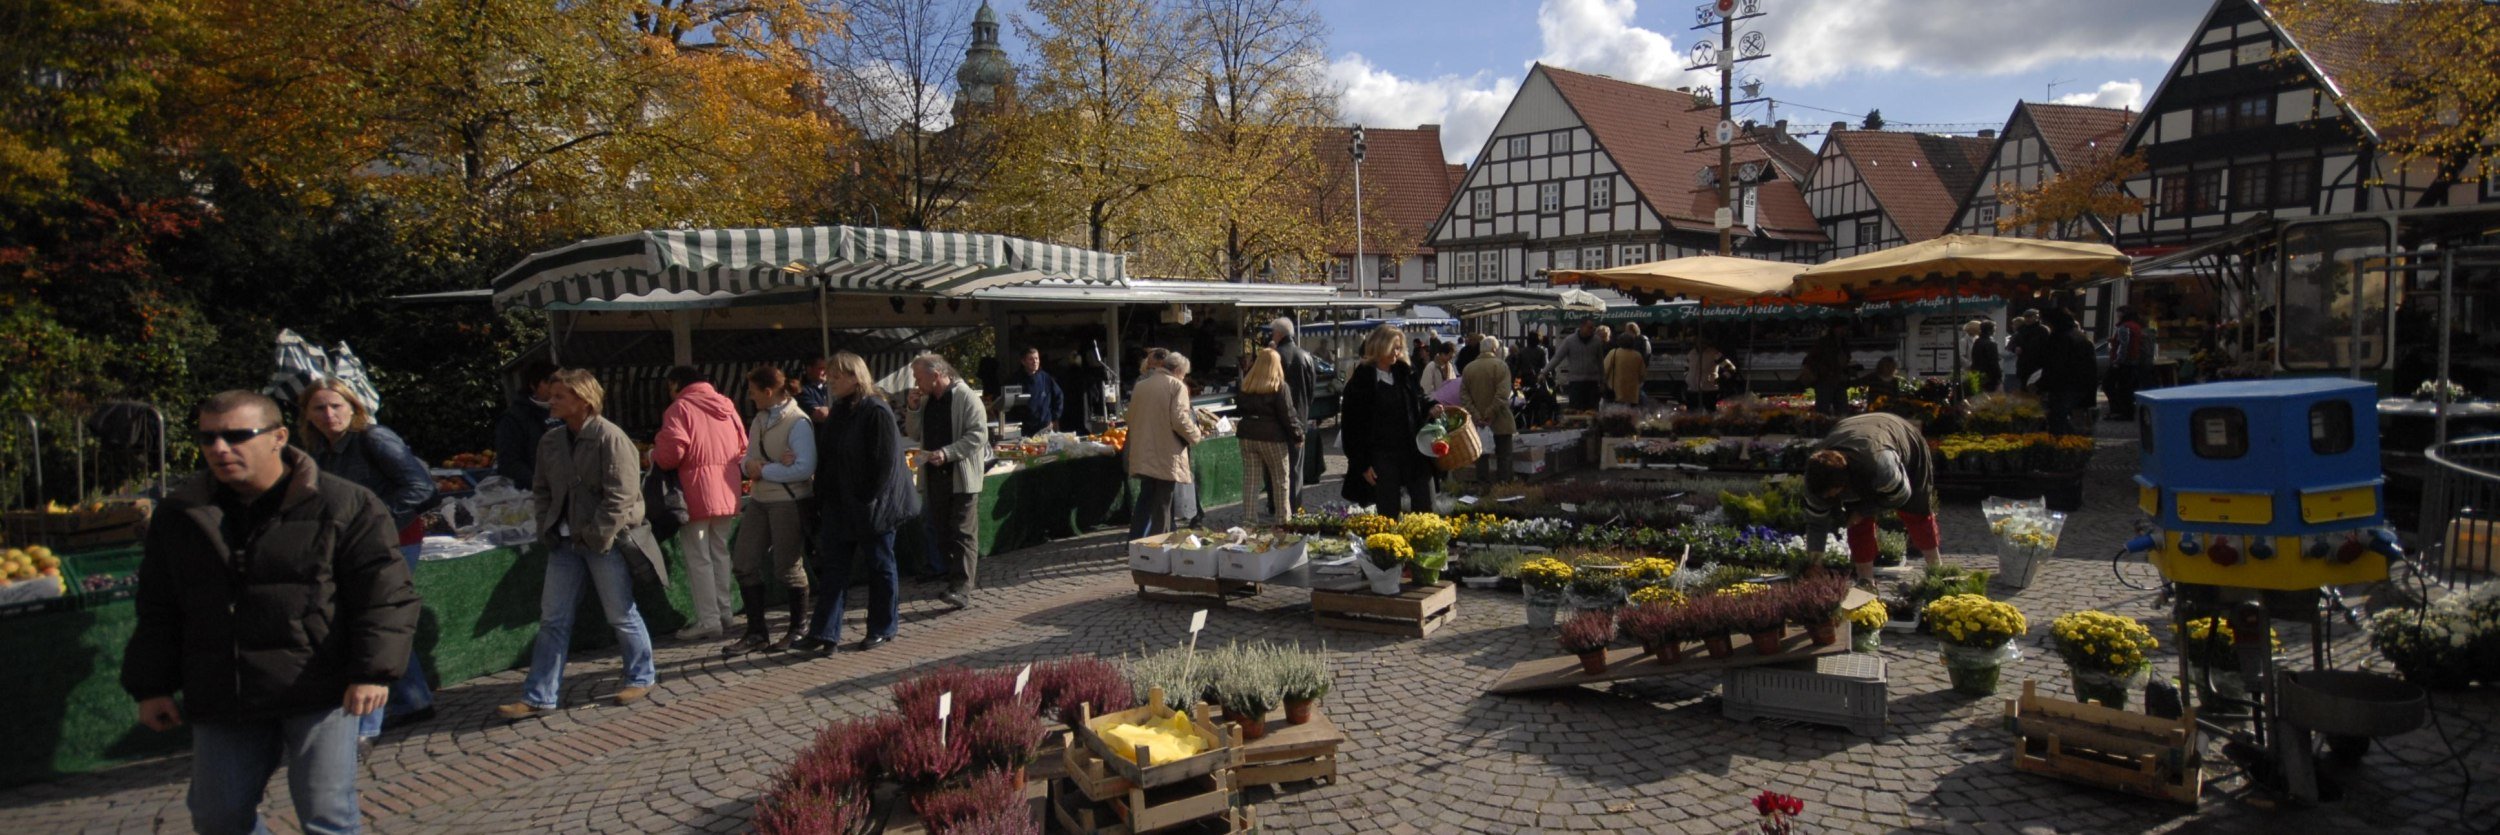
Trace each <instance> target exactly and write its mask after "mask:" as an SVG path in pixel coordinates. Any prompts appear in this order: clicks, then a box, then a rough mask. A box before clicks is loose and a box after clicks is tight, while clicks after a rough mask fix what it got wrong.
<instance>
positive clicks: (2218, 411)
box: [2188, 406, 2248, 460]
mask: <svg viewBox="0 0 2500 835" xmlns="http://www.w3.org/2000/svg"><path fill="white" fill-rule="evenodd" d="M2188 446H2189V447H2190V448H2192V449H2194V450H2196V457H2198V458H2212V459H2216V460H2229V459H2233V458H2238V457H2240V456H2243V455H2247V454H2248V415H2247V413H2244V412H2241V411H2240V410H2238V409H2233V408H2229V407H2225V406H2215V407H2212V408H2205V409H2198V410H2196V412H2195V413H2194V414H2191V415H2188Z"/></svg>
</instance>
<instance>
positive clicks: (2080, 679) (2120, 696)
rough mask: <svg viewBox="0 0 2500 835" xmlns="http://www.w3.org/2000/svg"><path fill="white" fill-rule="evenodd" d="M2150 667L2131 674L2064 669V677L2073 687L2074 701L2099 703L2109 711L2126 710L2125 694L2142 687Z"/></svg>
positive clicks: (2150, 669) (2149, 672) (2150, 670)
mask: <svg viewBox="0 0 2500 835" xmlns="http://www.w3.org/2000/svg"><path fill="white" fill-rule="evenodd" d="M2151 672H2152V668H2151V667H2149V666H2148V667H2140V668H2137V669H2136V670H2135V671H2134V672H2131V673H2104V672H2099V671H2096V670H2078V669H2075V668H2072V667H2068V668H2066V675H2067V678H2068V680H2069V681H2071V682H2072V683H2073V684H2074V687H2075V701H2078V702H2099V703H2100V704H2101V706H2102V707H2106V708H2109V709H2111V710H2126V709H2127V694H2128V693H2129V692H2130V691H2133V690H2135V689H2137V688H2140V687H2143V686H2144V681H2145V679H2146V678H2147V677H2149V676H2150V674H2151Z"/></svg>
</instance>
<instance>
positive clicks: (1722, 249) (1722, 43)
mask: <svg viewBox="0 0 2500 835" xmlns="http://www.w3.org/2000/svg"><path fill="white" fill-rule="evenodd" d="M1740 7H1741V8H1740ZM1761 16H1762V0H1711V2H1708V3H1704V4H1702V5H1700V6H1697V7H1695V8H1694V9H1693V17H1694V19H1695V20H1696V21H1697V23H1696V25H1694V26H1693V29H1694V30H1696V31H1701V30H1707V29H1712V28H1716V29H1718V30H1719V40H1718V41H1717V43H1715V44H1714V43H1712V42H1710V41H1702V42H1700V43H1697V44H1694V45H1693V64H1692V66H1690V67H1687V68H1686V69H1689V70H1705V69H1711V68H1713V67H1714V66H1715V67H1716V68H1717V69H1718V71H1719V96H1718V99H1719V125H1718V129H1717V130H1716V131H1714V132H1713V133H1712V135H1711V139H1713V140H1716V141H1717V142H1718V144H1719V176H1718V180H1719V211H1718V215H1717V216H1716V217H1715V218H1713V219H1712V220H1713V223H1714V224H1715V225H1717V226H1718V227H1719V254H1720V255H1733V254H1735V252H1736V222H1737V217H1736V172H1735V170H1734V168H1735V162H1736V161H1735V156H1736V141H1737V139H1738V135H1737V130H1736V106H1737V105H1739V104H1751V103H1753V102H1757V101H1763V100H1764V99H1761V98H1758V97H1754V96H1756V95H1757V94H1759V93H1760V92H1761V89H1762V85H1761V82H1760V81H1758V80H1756V81H1748V82H1746V84H1745V88H1746V94H1747V96H1748V98H1747V99H1746V100H1745V101H1742V102H1739V101H1737V100H1736V65H1737V64H1738V63H1740V62H1744V61H1758V60H1761V59H1763V58H1768V57H1770V56H1769V55H1768V54H1767V53H1765V51H1764V49H1765V47H1764V40H1763V36H1762V32H1761V31H1759V30H1756V31H1752V32H1747V33H1745V36H1744V38H1743V39H1742V40H1739V39H1738V38H1737V37H1736V23H1737V21H1741V20H1752V19H1754V18H1757V17H1761Z"/></svg>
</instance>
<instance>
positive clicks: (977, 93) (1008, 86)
mask: <svg viewBox="0 0 2500 835" xmlns="http://www.w3.org/2000/svg"><path fill="white" fill-rule="evenodd" d="M1015 100H1016V68H1015V65H1014V64H1011V63H1009V62H1008V61H1007V50H1005V49H1002V48H1000V47H999V45H998V13H996V12H993V11H990V4H989V3H988V2H986V0H985V2H983V3H982V4H981V10H980V11H979V12H977V13H975V14H974V15H973V16H972V46H971V47H970V48H967V49H965V50H964V65H963V66H962V67H961V68H959V69H957V70H955V122H956V124H962V123H964V122H966V121H970V120H972V119H974V118H976V117H978V116H979V115H981V114H984V113H996V112H998V111H1001V110H1005V109H1007V108H1008V107H1011V106H1013V105H1014V104H1015Z"/></svg>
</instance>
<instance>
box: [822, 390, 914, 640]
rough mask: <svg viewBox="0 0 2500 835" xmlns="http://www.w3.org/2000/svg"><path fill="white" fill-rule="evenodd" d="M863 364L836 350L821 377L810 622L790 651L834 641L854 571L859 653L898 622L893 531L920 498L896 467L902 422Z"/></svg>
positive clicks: (903, 469) (889, 637)
mask: <svg viewBox="0 0 2500 835" xmlns="http://www.w3.org/2000/svg"><path fill="white" fill-rule="evenodd" d="M876 379H877V378H876V376H875V375H874V374H871V373H870V372H869V371H868V361H867V360H864V359H861V358H860V356H859V355H858V354H854V353H851V352H849V351H844V352H842V353H839V354H835V355H833V361H832V362H831V363H829V364H828V367H827V369H826V375H825V393H826V395H827V396H828V398H829V399H828V401H827V405H826V408H825V419H824V421H822V422H821V423H819V424H817V428H816V431H817V433H818V434H819V437H820V440H819V442H818V443H817V445H816V448H817V449H819V450H822V451H823V458H822V459H821V460H820V461H819V462H818V466H817V468H816V508H817V514H818V516H817V522H818V525H819V528H820V531H821V532H820V533H819V534H818V535H817V547H816V556H815V558H814V560H813V561H812V562H811V563H810V566H809V567H810V568H811V569H813V570H814V571H815V572H816V578H815V583H816V617H815V619H814V621H813V623H811V624H810V625H809V627H808V631H807V637H805V638H802V639H800V640H799V642H798V643H797V644H795V645H794V647H795V648H796V649H799V650H802V651H806V652H811V653H815V654H817V655H824V654H827V653H831V652H833V650H834V648H835V647H836V645H838V644H840V643H841V642H842V609H843V606H844V604H845V600H844V598H845V597H846V595H847V593H848V592H849V591H850V588H851V578H852V577H854V576H857V575H856V573H855V572H867V574H868V584H867V585H868V623H867V634H866V635H862V636H860V640H859V649H860V650H862V651H866V650H871V649H875V648H877V647H879V646H881V645H883V644H885V642H887V641H891V640H894V635H895V633H896V631H897V630H898V629H900V628H901V627H900V624H901V618H900V616H899V610H898V608H897V604H896V602H895V600H896V597H897V596H898V595H899V594H900V593H901V586H900V582H901V581H900V580H899V579H898V578H897V577H896V576H895V574H896V570H895V564H894V532H895V531H897V530H900V529H901V528H902V527H903V524H904V523H906V522H909V521H911V520H912V519H914V518H917V517H918V516H919V515H920V508H921V500H920V491H919V490H918V489H915V488H914V487H913V486H912V480H911V470H910V469H909V468H907V467H905V466H904V465H903V449H904V447H905V446H906V444H905V443H904V442H903V429H902V422H901V421H899V420H896V419H895V416H894V407H893V406H892V405H890V404H888V403H886V400H885V398H884V397H883V396H880V395H879V394H878V393H877V388H876Z"/></svg>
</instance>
